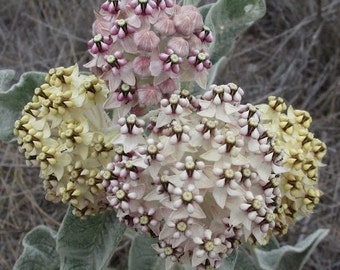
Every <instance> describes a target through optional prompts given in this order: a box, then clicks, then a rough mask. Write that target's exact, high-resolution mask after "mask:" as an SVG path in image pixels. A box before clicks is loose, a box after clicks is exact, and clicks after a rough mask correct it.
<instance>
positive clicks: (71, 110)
mask: <svg viewBox="0 0 340 270" xmlns="http://www.w3.org/2000/svg"><path fill="white" fill-rule="evenodd" d="M45 81H46V83H44V84H43V85H41V86H40V87H39V88H36V89H35V92H34V96H33V98H32V101H31V102H29V103H28V104H27V105H26V106H25V108H24V110H23V111H22V117H21V119H20V120H17V121H16V122H15V128H14V134H15V135H16V136H18V143H19V146H20V149H21V150H22V151H23V152H24V153H25V157H26V159H27V160H28V163H30V164H32V165H39V166H40V176H41V177H42V178H43V179H44V187H45V189H46V199H47V200H49V201H53V202H58V201H62V202H63V203H71V204H72V205H73V206H74V212H73V213H74V214H75V215H76V216H84V215H91V214H93V213H97V212H98V211H101V210H103V209H105V208H106V207H107V201H106V198H105V191H104V189H103V186H102V183H101V182H102V179H101V177H100V170H101V168H102V167H103V166H106V164H107V163H108V162H109V161H111V160H112V157H113V152H114V151H112V150H113V145H112V143H111V140H112V137H113V136H114V135H115V134H114V132H113V131H112V130H110V124H109V119H108V117H107V116H106V114H105V112H104V110H103V103H104V102H105V100H106V98H107V94H108V90H107V87H106V85H105V83H104V81H102V80H100V79H98V78H97V77H96V76H94V75H82V74H79V69H78V66H77V65H75V66H71V67H69V68H63V67H59V68H55V69H51V70H50V71H49V73H48V74H47V76H46V78H45Z"/></svg>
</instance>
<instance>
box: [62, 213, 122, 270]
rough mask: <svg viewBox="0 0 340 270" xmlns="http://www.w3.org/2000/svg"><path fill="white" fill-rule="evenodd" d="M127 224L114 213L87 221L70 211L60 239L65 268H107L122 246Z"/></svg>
mask: <svg viewBox="0 0 340 270" xmlns="http://www.w3.org/2000/svg"><path fill="white" fill-rule="evenodd" d="M124 231H125V225H123V224H121V223H120V222H119V220H118V219H117V217H116V214H115V212H114V211H106V212H104V213H101V214H97V215H95V216H90V217H88V218H87V219H85V220H83V219H80V218H78V217H75V216H74V215H73V214H72V210H71V207H70V208H69V209H68V211H67V213H66V215H65V217H64V220H63V222H62V225H61V227H60V229H59V232H58V237H57V251H58V253H59V255H60V260H61V269H65V270H66V269H67V270H69V269H72V270H75V269H96V270H100V269H104V267H105V266H106V265H107V264H108V262H109V260H110V258H111V256H112V255H113V252H114V250H115V248H116V247H117V246H118V244H119V242H120V240H121V238H122V236H123V233H124Z"/></svg>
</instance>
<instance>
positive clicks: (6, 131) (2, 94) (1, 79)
mask: <svg viewBox="0 0 340 270" xmlns="http://www.w3.org/2000/svg"><path fill="white" fill-rule="evenodd" d="M14 74H15V73H14V71H13V70H2V71H0V140H3V141H9V140H11V139H13V137H14V135H13V128H14V122H15V120H17V119H19V118H20V116H21V111H22V109H23V108H24V106H25V105H26V104H27V103H28V102H29V101H30V100H31V99H32V96H33V94H34V89H35V88H36V87H38V86H40V85H41V84H43V83H44V78H45V73H41V72H27V73H24V74H23V75H22V76H21V77H20V80H19V82H18V83H16V84H14V85H13V86H12V87H11V88H10V89H8V87H9V83H10V82H11V81H12V79H13V78H14Z"/></svg>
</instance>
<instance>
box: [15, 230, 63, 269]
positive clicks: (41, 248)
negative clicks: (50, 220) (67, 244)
mask: <svg viewBox="0 0 340 270" xmlns="http://www.w3.org/2000/svg"><path fill="white" fill-rule="evenodd" d="M23 246H24V251H23V253H22V254H21V255H20V257H19V259H18V260H17V261H16V263H15V265H14V268H13V269H14V270H40V269H41V270H45V269H46V266H48V269H50V270H54V269H55V270H57V269H59V256H58V254H57V252H56V232H54V231H53V230H51V229H49V228H48V227H46V226H38V227H36V228H34V229H33V230H32V231H30V232H29V233H28V234H27V235H26V236H25V237H24V239H23Z"/></svg>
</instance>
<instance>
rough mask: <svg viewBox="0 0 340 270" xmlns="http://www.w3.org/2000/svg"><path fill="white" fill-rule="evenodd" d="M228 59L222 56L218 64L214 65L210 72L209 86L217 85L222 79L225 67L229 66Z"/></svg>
mask: <svg viewBox="0 0 340 270" xmlns="http://www.w3.org/2000/svg"><path fill="white" fill-rule="evenodd" d="M227 62H228V60H227V57H225V56H222V57H221V58H220V59H219V60H218V61H217V63H216V64H214V65H213V66H212V67H211V69H210V70H209V75H208V83H207V85H208V86H209V85H211V84H213V83H217V79H218V78H220V77H221V75H220V74H221V73H225V68H224V67H225V66H226V65H227Z"/></svg>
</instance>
